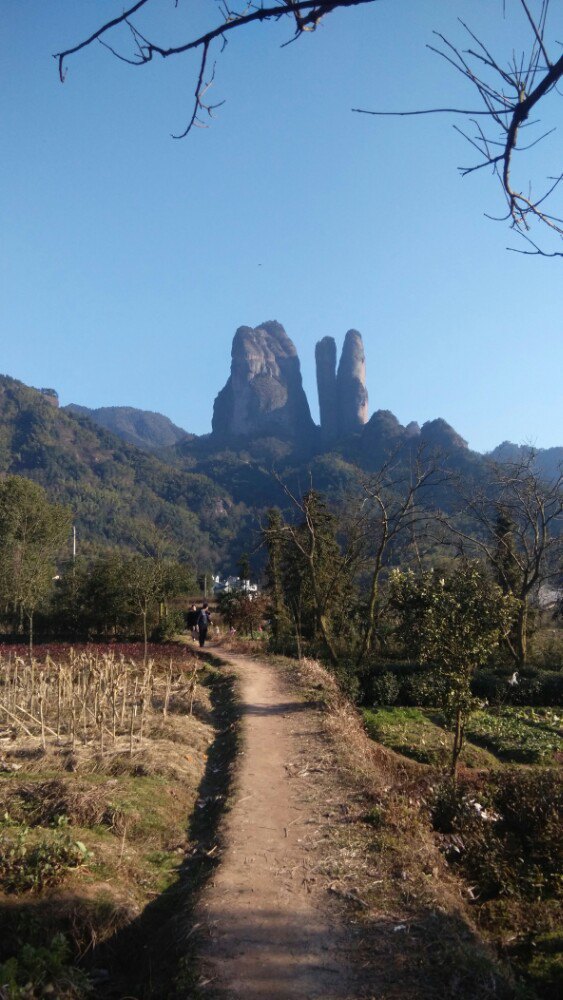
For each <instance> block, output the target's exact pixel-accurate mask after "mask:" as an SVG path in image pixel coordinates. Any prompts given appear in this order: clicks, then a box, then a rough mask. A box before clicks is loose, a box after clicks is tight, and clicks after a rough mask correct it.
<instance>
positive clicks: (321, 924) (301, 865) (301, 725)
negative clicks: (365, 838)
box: [199, 655, 361, 1000]
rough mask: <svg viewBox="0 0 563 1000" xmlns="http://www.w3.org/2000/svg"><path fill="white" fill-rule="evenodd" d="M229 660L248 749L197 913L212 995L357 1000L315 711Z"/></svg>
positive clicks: (259, 670) (265, 673) (262, 673)
mask: <svg viewBox="0 0 563 1000" xmlns="http://www.w3.org/2000/svg"><path fill="white" fill-rule="evenodd" d="M228 661H229V664H232V666H233V667H234V668H235V671H236V673H237V675H238V677H239V681H240V696H241V702H242V726H243V729H242V751H241V756H240V759H239V768H238V774H237V778H236V781H235V789H234V794H233V806H232V809H231V810H230V812H229V813H228V814H227V816H226V818H225V821H224V822H225V826H224V830H223V834H224V843H225V850H224V854H223V857H222V861H221V864H220V865H219V866H218V868H217V870H216V873H215V875H214V878H213V881H212V882H211V883H210V884H209V886H208V888H207V890H206V892H205V894H204V897H203V899H202V902H201V907H200V914H199V919H200V920H201V921H202V923H203V924H204V925H205V927H206V928H207V930H208V934H207V935H206V943H205V944H204V954H203V961H204V969H205V977H204V978H206V979H207V980H208V987H207V988H208V989H209V991H210V993H212V994H213V995H215V996H217V995H218V996H220V997H225V998H226V997H233V998H234V997H239V996H244V997H246V998H255V1000H258V998H260V1000H265V998H268V1000H291V998H294V997H296V998H297V997H299V998H307V1000H312V998H314V997H319V998H320V997H322V998H323V1000H340V998H351V997H358V996H360V995H361V991H358V989H357V984H356V983H355V982H354V974H353V971H352V969H351V967H350V963H349V960H348V957H349V954H350V940H349V932H348V931H347V929H346V926H345V923H344V921H343V920H342V919H341V918H340V917H339V914H338V912H337V908H336V907H333V906H332V905H331V897H330V896H329V895H328V893H327V891H326V884H323V885H322V886H321V881H323V880H322V879H320V878H319V877H318V865H319V863H320V862H321V856H320V855H319V853H318V851H317V848H316V842H317V841H319V840H320V839H321V836H320V827H322V825H323V820H322V812H323V808H324V809H326V808H327V801H328V800H330V796H331V778H330V773H329V770H330V768H329V764H328V759H327V762H326V766H323V755H324V753H325V737H324V736H323V734H322V731H321V724H320V720H319V714H318V712H317V711H315V708H314V706H313V705H311V704H310V703H307V702H304V701H300V700H298V699H296V697H295V695H293V694H291V693H289V694H288V688H287V684H286V682H285V680H284V678H283V677H282V676H280V674H279V672H277V671H276V669H275V668H274V667H272V666H271V665H269V664H268V663H264V662H258V661H256V660H252V659H251V658H250V657H247V656H235V655H233V656H229V657H228ZM324 881H326V880H324Z"/></svg>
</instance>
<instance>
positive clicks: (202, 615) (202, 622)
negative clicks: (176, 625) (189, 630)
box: [197, 604, 211, 647]
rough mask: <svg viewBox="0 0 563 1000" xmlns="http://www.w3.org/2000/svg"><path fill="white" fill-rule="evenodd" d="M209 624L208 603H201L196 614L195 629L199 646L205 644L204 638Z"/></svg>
mask: <svg viewBox="0 0 563 1000" xmlns="http://www.w3.org/2000/svg"><path fill="white" fill-rule="evenodd" d="M210 624H211V616H210V614H209V605H208V604H202V606H201V608H200V612H199V614H198V616H197V630H198V632H199V644H200V646H201V647H203V646H204V645H205V640H206V639H207V629H208V628H209V626H210Z"/></svg>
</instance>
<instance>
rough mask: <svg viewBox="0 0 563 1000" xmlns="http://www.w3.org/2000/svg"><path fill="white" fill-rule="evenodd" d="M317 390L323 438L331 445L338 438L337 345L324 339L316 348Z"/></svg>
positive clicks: (331, 338)
mask: <svg viewBox="0 0 563 1000" xmlns="http://www.w3.org/2000/svg"><path fill="white" fill-rule="evenodd" d="M315 361H316V366H317V389H318V393H319V411H320V417H321V437H322V441H323V443H324V444H331V443H332V442H333V441H335V440H336V438H337V437H338V397H337V392H336V343H335V341H334V338H333V337H323V339H322V340H319V342H318V344H317V345H316V347H315Z"/></svg>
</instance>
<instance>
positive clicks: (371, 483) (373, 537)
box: [355, 445, 450, 663]
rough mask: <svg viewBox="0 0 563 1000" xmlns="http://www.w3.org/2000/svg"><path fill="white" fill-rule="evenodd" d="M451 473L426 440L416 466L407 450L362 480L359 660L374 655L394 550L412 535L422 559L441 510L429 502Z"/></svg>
mask: <svg viewBox="0 0 563 1000" xmlns="http://www.w3.org/2000/svg"><path fill="white" fill-rule="evenodd" d="M449 478H450V474H449V473H448V472H446V471H445V470H444V469H443V468H442V462H441V460H440V457H439V456H437V455H435V454H431V453H430V452H429V450H428V449H427V448H426V447H425V446H424V445H421V446H419V448H418V449H417V452H416V454H415V455H414V456H413V457H412V459H411V461H410V468H409V467H408V463H405V454H404V452H403V451H401V452H398V453H397V454H396V455H394V456H391V457H389V458H388V459H387V461H386V462H385V463H384V464H383V466H382V467H381V469H380V470H379V471H378V472H376V473H375V474H374V475H372V476H371V477H369V478H365V479H362V480H361V483H360V486H361V499H360V501H359V504H360V510H361V512H362V517H361V518H357V519H356V527H355V532H356V534H358V533H360V532H361V535H362V549H363V552H362V556H363V563H364V566H365V567H366V569H367V572H368V577H369V591H368V598H367V610H366V620H365V629H364V634H363V638H362V642H361V644H360V649H359V654H358V663H362V661H363V660H365V658H366V656H368V654H369V652H370V650H371V648H372V646H373V643H374V640H375V637H376V634H377V628H378V623H379V617H380V615H379V612H380V581H381V576H382V573H383V570H384V569H385V567H386V565H387V564H388V561H389V557H390V554H391V553H392V552H393V549H394V548H397V546H398V544H399V543H400V542H404V540H405V539H406V540H407V542H408V544H409V545H410V547H411V550H412V554H413V555H414V557H415V559H416V560H417V561H418V562H419V564H420V562H421V553H420V545H421V540H422V539H423V538H424V537H425V535H426V534H427V530H428V526H429V524H430V522H431V521H432V520H433V519H434V518H435V516H436V515H435V514H434V512H433V510H432V508H431V505H430V503H429V501H430V498H431V494H432V491H435V490H436V488H437V487H439V486H440V485H442V484H444V483H446V482H447V480H448V479H449ZM395 555H396V553H395Z"/></svg>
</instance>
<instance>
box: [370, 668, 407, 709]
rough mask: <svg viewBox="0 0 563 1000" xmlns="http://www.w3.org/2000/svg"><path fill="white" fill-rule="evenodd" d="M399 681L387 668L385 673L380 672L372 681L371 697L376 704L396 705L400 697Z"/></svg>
mask: <svg viewBox="0 0 563 1000" xmlns="http://www.w3.org/2000/svg"><path fill="white" fill-rule="evenodd" d="M399 691H400V687H399V682H398V680H397V678H396V677H395V674H392V673H391V672H390V671H389V670H387V671H386V672H385V673H384V674H378V675H377V676H375V677H374V678H373V679H372V682H371V697H372V702H373V704H374V705H394V704H395V702H396V701H397V699H398V697H399Z"/></svg>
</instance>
